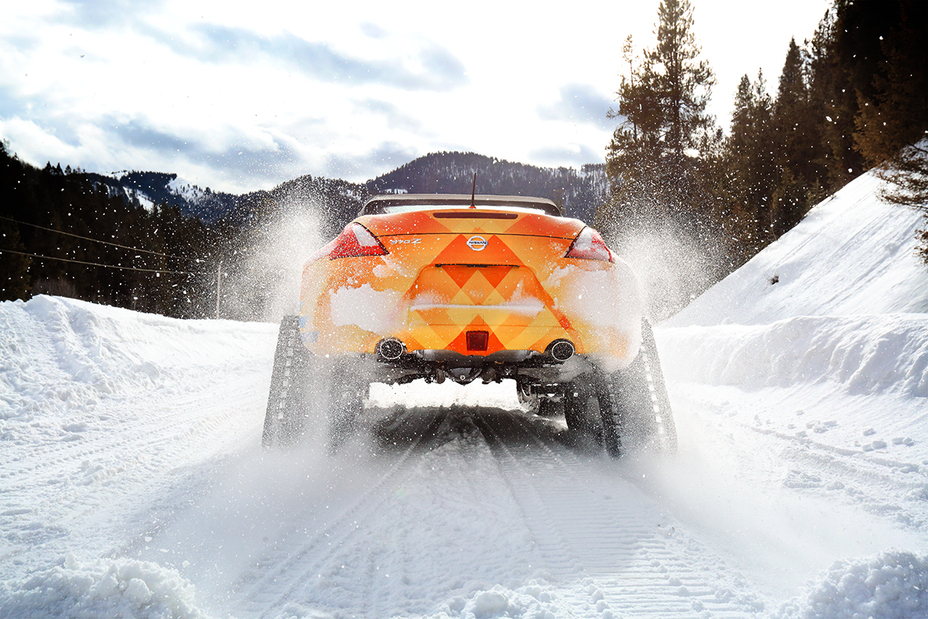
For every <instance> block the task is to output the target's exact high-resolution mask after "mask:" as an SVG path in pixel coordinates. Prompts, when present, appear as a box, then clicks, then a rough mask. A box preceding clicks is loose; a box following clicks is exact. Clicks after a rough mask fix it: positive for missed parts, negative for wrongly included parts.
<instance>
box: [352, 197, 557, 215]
mask: <svg viewBox="0 0 928 619" xmlns="http://www.w3.org/2000/svg"><path fill="white" fill-rule="evenodd" d="M419 204H421V205H435V206H460V207H463V208H467V207H469V206H471V205H472V204H473V205H474V206H479V207H492V206H501V207H506V206H515V207H520V208H531V209H538V210H541V211H544V212H545V213H547V214H548V215H557V216H560V215H563V213H562V212H561V207H559V206H558V205H557V204H555V203H554V202H553V201H551V200H548V199H547V198H531V197H528V196H490V195H476V196H471V195H470V194H464V193H403V194H385V195H380V196H374V197H373V198H371V199H369V200H368V201H367V202H365V203H364V206H363V207H362V208H361V215H377V214H380V213H383V212H384V210H383V209H385V208H386V207H388V206H414V205H419Z"/></svg>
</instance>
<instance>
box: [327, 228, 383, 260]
mask: <svg viewBox="0 0 928 619" xmlns="http://www.w3.org/2000/svg"><path fill="white" fill-rule="evenodd" d="M330 247H331V249H330V250H329V251H328V256H329V259H330V260H335V259H336V258H354V257H357V256H384V255H386V254H387V249H386V248H385V247H384V246H383V244H382V243H381V242H380V241H378V240H377V237H375V236H374V235H373V234H371V233H370V231H369V230H368V229H367V228H365V227H364V226H362V225H361V224H357V223H350V224H348V225H347V226H345V229H344V230H342V233H341V234H340V235H338V238H336V239H335V240H334V241H332V243H330V244H329V245H327V246H326V247H325V248H324V249H328V248H330Z"/></svg>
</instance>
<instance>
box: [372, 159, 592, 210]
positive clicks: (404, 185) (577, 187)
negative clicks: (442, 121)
mask: <svg viewBox="0 0 928 619" xmlns="http://www.w3.org/2000/svg"><path fill="white" fill-rule="evenodd" d="M475 172H476V173H477V193H485V194H497V195H525V196H536V197H540V198H550V199H551V200H554V201H555V202H557V203H558V204H560V205H561V206H563V207H564V209H565V212H566V213H567V214H568V215H569V216H571V217H576V218H577V219H582V220H584V221H588V222H589V221H592V219H593V213H594V212H595V210H596V207H597V206H598V205H599V203H600V202H602V201H603V200H604V199H605V196H606V191H607V188H608V183H607V181H606V172H605V166H604V165H602V164H589V165H585V166H583V167H582V168H581V169H580V170H579V171H577V170H575V169H572V168H540V167H537V166H531V165H525V164H522V163H512V162H509V161H505V160H501V159H494V158H492V157H485V156H483V155H477V154H474V153H456V152H453V153H432V154H430V155H426V156H425V157H419V158H418V159H415V160H413V161H411V162H409V163H407V164H405V165H403V166H400V167H399V168H397V169H396V170H394V171H392V172H389V173H387V174H384V175H383V176H380V177H378V178H376V179H374V180H372V181H368V183H367V184H366V187H367V189H368V191H369V192H370V193H372V194H378V193H389V192H395V191H403V192H408V193H470V192H471V189H472V187H473V179H474V173H475Z"/></svg>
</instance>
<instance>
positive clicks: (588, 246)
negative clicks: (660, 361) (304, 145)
mask: <svg viewBox="0 0 928 619" xmlns="http://www.w3.org/2000/svg"><path fill="white" fill-rule="evenodd" d="M363 213H365V214H362V215H361V216H360V217H359V218H357V219H356V220H355V221H353V222H352V223H350V224H349V225H348V226H347V227H346V228H345V230H344V231H343V232H342V234H341V235H340V236H339V237H338V238H336V239H335V240H333V241H332V243H330V244H329V245H327V246H326V247H325V248H323V249H322V250H320V251H319V252H318V253H317V254H316V255H315V256H313V258H312V259H310V260H309V261H308V262H307V264H306V266H305V268H304V274H303V282H302V290H301V306H300V331H301V336H302V339H303V342H304V344H305V346H306V347H307V348H308V349H309V350H310V351H311V352H312V353H314V354H316V355H319V356H328V357H332V356H335V357H338V356H345V355H366V356H370V357H371V358H372V359H376V360H377V361H378V362H379V363H380V373H381V374H382V375H384V376H386V377H387V378H386V379H387V380H390V381H392V382H396V381H400V382H401V381H405V380H412V379H414V378H419V377H422V378H427V379H436V380H439V381H440V380H443V379H444V378H445V377H446V376H447V377H450V378H452V379H454V380H458V382H469V381H470V380H473V379H474V378H476V377H477V376H482V377H483V379H484V380H487V379H488V377H490V378H501V377H507V376H510V377H511V376H514V375H515V374H517V373H519V372H520V371H521V372H522V373H523V374H525V373H528V374H532V373H533V372H534V374H535V375H537V376H538V377H539V380H545V381H547V380H569V379H570V378H573V377H575V376H576V375H577V374H579V373H582V372H583V371H585V369H584V368H585V367H586V366H588V365H589V364H596V365H599V366H600V367H602V368H604V369H606V370H607V371H613V370H615V369H618V368H621V367H625V366H627V365H628V364H629V363H631V360H632V359H634V358H635V356H636V355H637V352H638V347H639V344H640V328H639V325H640V321H641V311H642V307H641V305H642V304H641V301H640V297H639V292H638V287H637V285H636V282H635V278H634V275H633V274H632V272H631V270H630V269H629V268H628V267H627V265H625V264H624V263H622V262H621V261H619V260H618V259H617V258H616V257H615V256H614V255H613V254H612V252H611V251H610V250H609V249H608V247H606V245H605V243H604V242H603V241H602V239H601V237H600V236H599V234H598V233H597V232H596V231H595V230H593V229H592V228H590V227H587V226H585V225H584V224H583V223H582V222H580V221H578V220H575V219H570V218H566V217H563V216H561V215H560V214H559V211H558V209H557V207H556V206H555V205H554V203H552V202H550V201H546V200H537V199H524V198H518V197H516V198H507V197H486V196H476V197H472V196H411V197H407V196H383V197H379V198H377V199H375V200H373V201H372V202H369V203H368V204H367V205H366V206H365V209H364V211H363ZM571 368H572V369H571Z"/></svg>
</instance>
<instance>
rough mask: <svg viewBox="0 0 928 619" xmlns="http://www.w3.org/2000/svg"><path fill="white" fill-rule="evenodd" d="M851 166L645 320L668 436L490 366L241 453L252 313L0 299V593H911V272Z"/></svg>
mask: <svg viewBox="0 0 928 619" xmlns="http://www.w3.org/2000/svg"><path fill="white" fill-rule="evenodd" d="M875 189H876V184H875V181H874V180H873V179H872V178H870V177H862V178H861V179H859V180H858V181H855V182H854V183H852V184H851V185H849V186H848V187H846V188H845V189H844V190H842V191H841V192H840V193H838V194H837V195H835V196H834V197H832V198H831V199H830V200H828V201H826V202H825V203H823V204H822V205H820V206H818V207H817V208H816V209H814V210H813V211H812V213H810V215H809V216H808V217H807V218H806V220H805V221H803V222H802V223H801V224H800V225H799V226H798V227H797V228H795V229H794V230H793V231H792V232H790V233H789V234H788V235H786V236H784V237H783V238H782V239H781V240H780V241H778V242H777V243H775V244H774V245H772V246H771V247H770V248H768V249H767V250H765V251H764V252H762V253H761V254H759V255H758V256H757V257H755V259H754V260H752V261H751V262H749V263H748V264H747V265H745V267H744V268H742V269H741V270H739V271H738V272H737V273H735V274H733V275H732V276H731V277H730V278H728V279H726V280H725V281H723V282H721V283H719V284H718V285H717V286H716V287H715V288H713V289H712V290H710V291H709V292H707V293H706V294H705V295H704V296H703V297H702V298H700V299H698V300H697V301H696V302H694V303H693V304H692V305H691V306H690V307H689V308H687V309H686V310H684V311H683V312H682V313H681V314H679V315H677V316H675V317H674V318H673V319H672V320H670V321H668V322H667V323H665V324H663V325H660V326H659V328H658V329H657V338H658V345H659V348H660V354H661V358H662V361H663V364H664V370H665V374H666V376H667V380H668V383H669V387H670V395H671V400H672V403H673V406H674V415H675V419H676V422H677V427H678V434H679V439H680V448H679V451H678V453H677V455H676V456H675V457H669V456H663V455H654V454H643V453H633V454H630V455H629V456H627V457H626V458H624V459H622V460H619V461H612V460H609V459H607V458H605V457H603V456H599V455H595V454H590V453H586V452H583V451H579V450H578V449H576V448H574V447H571V446H570V445H569V444H568V443H567V442H566V441H565V439H564V434H565V431H564V424H563V420H562V419H558V418H551V419H542V418H535V417H531V416H528V415H527V414H526V413H524V411H522V409H521V408H520V407H519V404H518V402H517V400H516V397H515V393H514V388H513V386H512V385H511V384H506V383H505V382H504V383H503V384H500V385H486V386H484V385H480V384H471V385H468V386H467V387H461V386H459V385H454V384H447V383H446V384H445V385H442V386H440V387H439V386H435V385H432V386H427V385H421V384H412V385H406V386H403V387H388V386H385V385H374V387H373V388H372V390H371V396H370V399H369V401H368V402H367V408H366V411H367V422H366V423H365V426H364V428H363V430H364V431H363V432H360V433H359V434H358V436H357V437H356V438H355V439H353V440H352V441H350V442H349V443H348V444H346V445H345V446H343V448H342V449H341V450H340V451H339V452H338V454H337V455H332V454H330V453H329V452H328V451H327V449H326V448H325V447H324V446H323V445H322V437H321V435H322V434H323V433H322V432H321V431H320V433H319V435H320V436H318V437H311V438H310V439H309V440H308V441H307V442H306V444H305V445H303V446H302V447H300V448H297V449H294V450H290V451H281V452H265V451H263V450H262V449H261V447H260V435H261V429H262V423H263V419H264V410H265V402H266V398H267V390H268V385H269V382H270V374H271V365H272V357H273V354H274V347H275V337H276V333H277V326H276V325H273V324H262V323H238V322H229V321H179V320H172V319H168V318H163V317H160V316H152V315H146V314H138V313H134V312H130V311H127V310H121V309H115V308H109V307H102V306H96V305H91V304H88V303H84V302H80V301H74V300H69V299H62V298H53V297H44V296H42V297H36V298H34V299H32V300H31V301H29V302H27V303H22V302H13V303H9V302H8V303H3V304H0V617H2V618H3V619H6V618H8V617H51V616H55V617H57V616H61V617H153V618H154V617H159V618H160V617H241V618H247V617H267V618H273V617H313V618H316V617H397V616H398V617H468V618H471V617H474V618H476V617H604V618H608V617H775V618H782V619H798V618H822V619H824V618H829V619H830V618H833V617H885V618H898V617H903V618H906V617H910V618H915V617H925V616H928V383H926V373H928V319H926V314H925V313H924V312H925V310H926V309H928V275H926V271H925V269H924V267H922V266H921V265H919V264H918V262H917V261H916V259H915V257H914V256H913V255H912V253H913V252H912V250H913V247H914V238H913V236H914V230H915V227H917V225H918V220H917V218H916V217H915V216H914V215H912V214H911V213H910V212H908V211H906V210H904V209H899V208H897V207H890V206H886V205H883V204H881V203H880V202H879V201H878V200H877V199H876V198H875V196H874V191H875ZM774 280H776V281H775V283H774Z"/></svg>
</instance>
